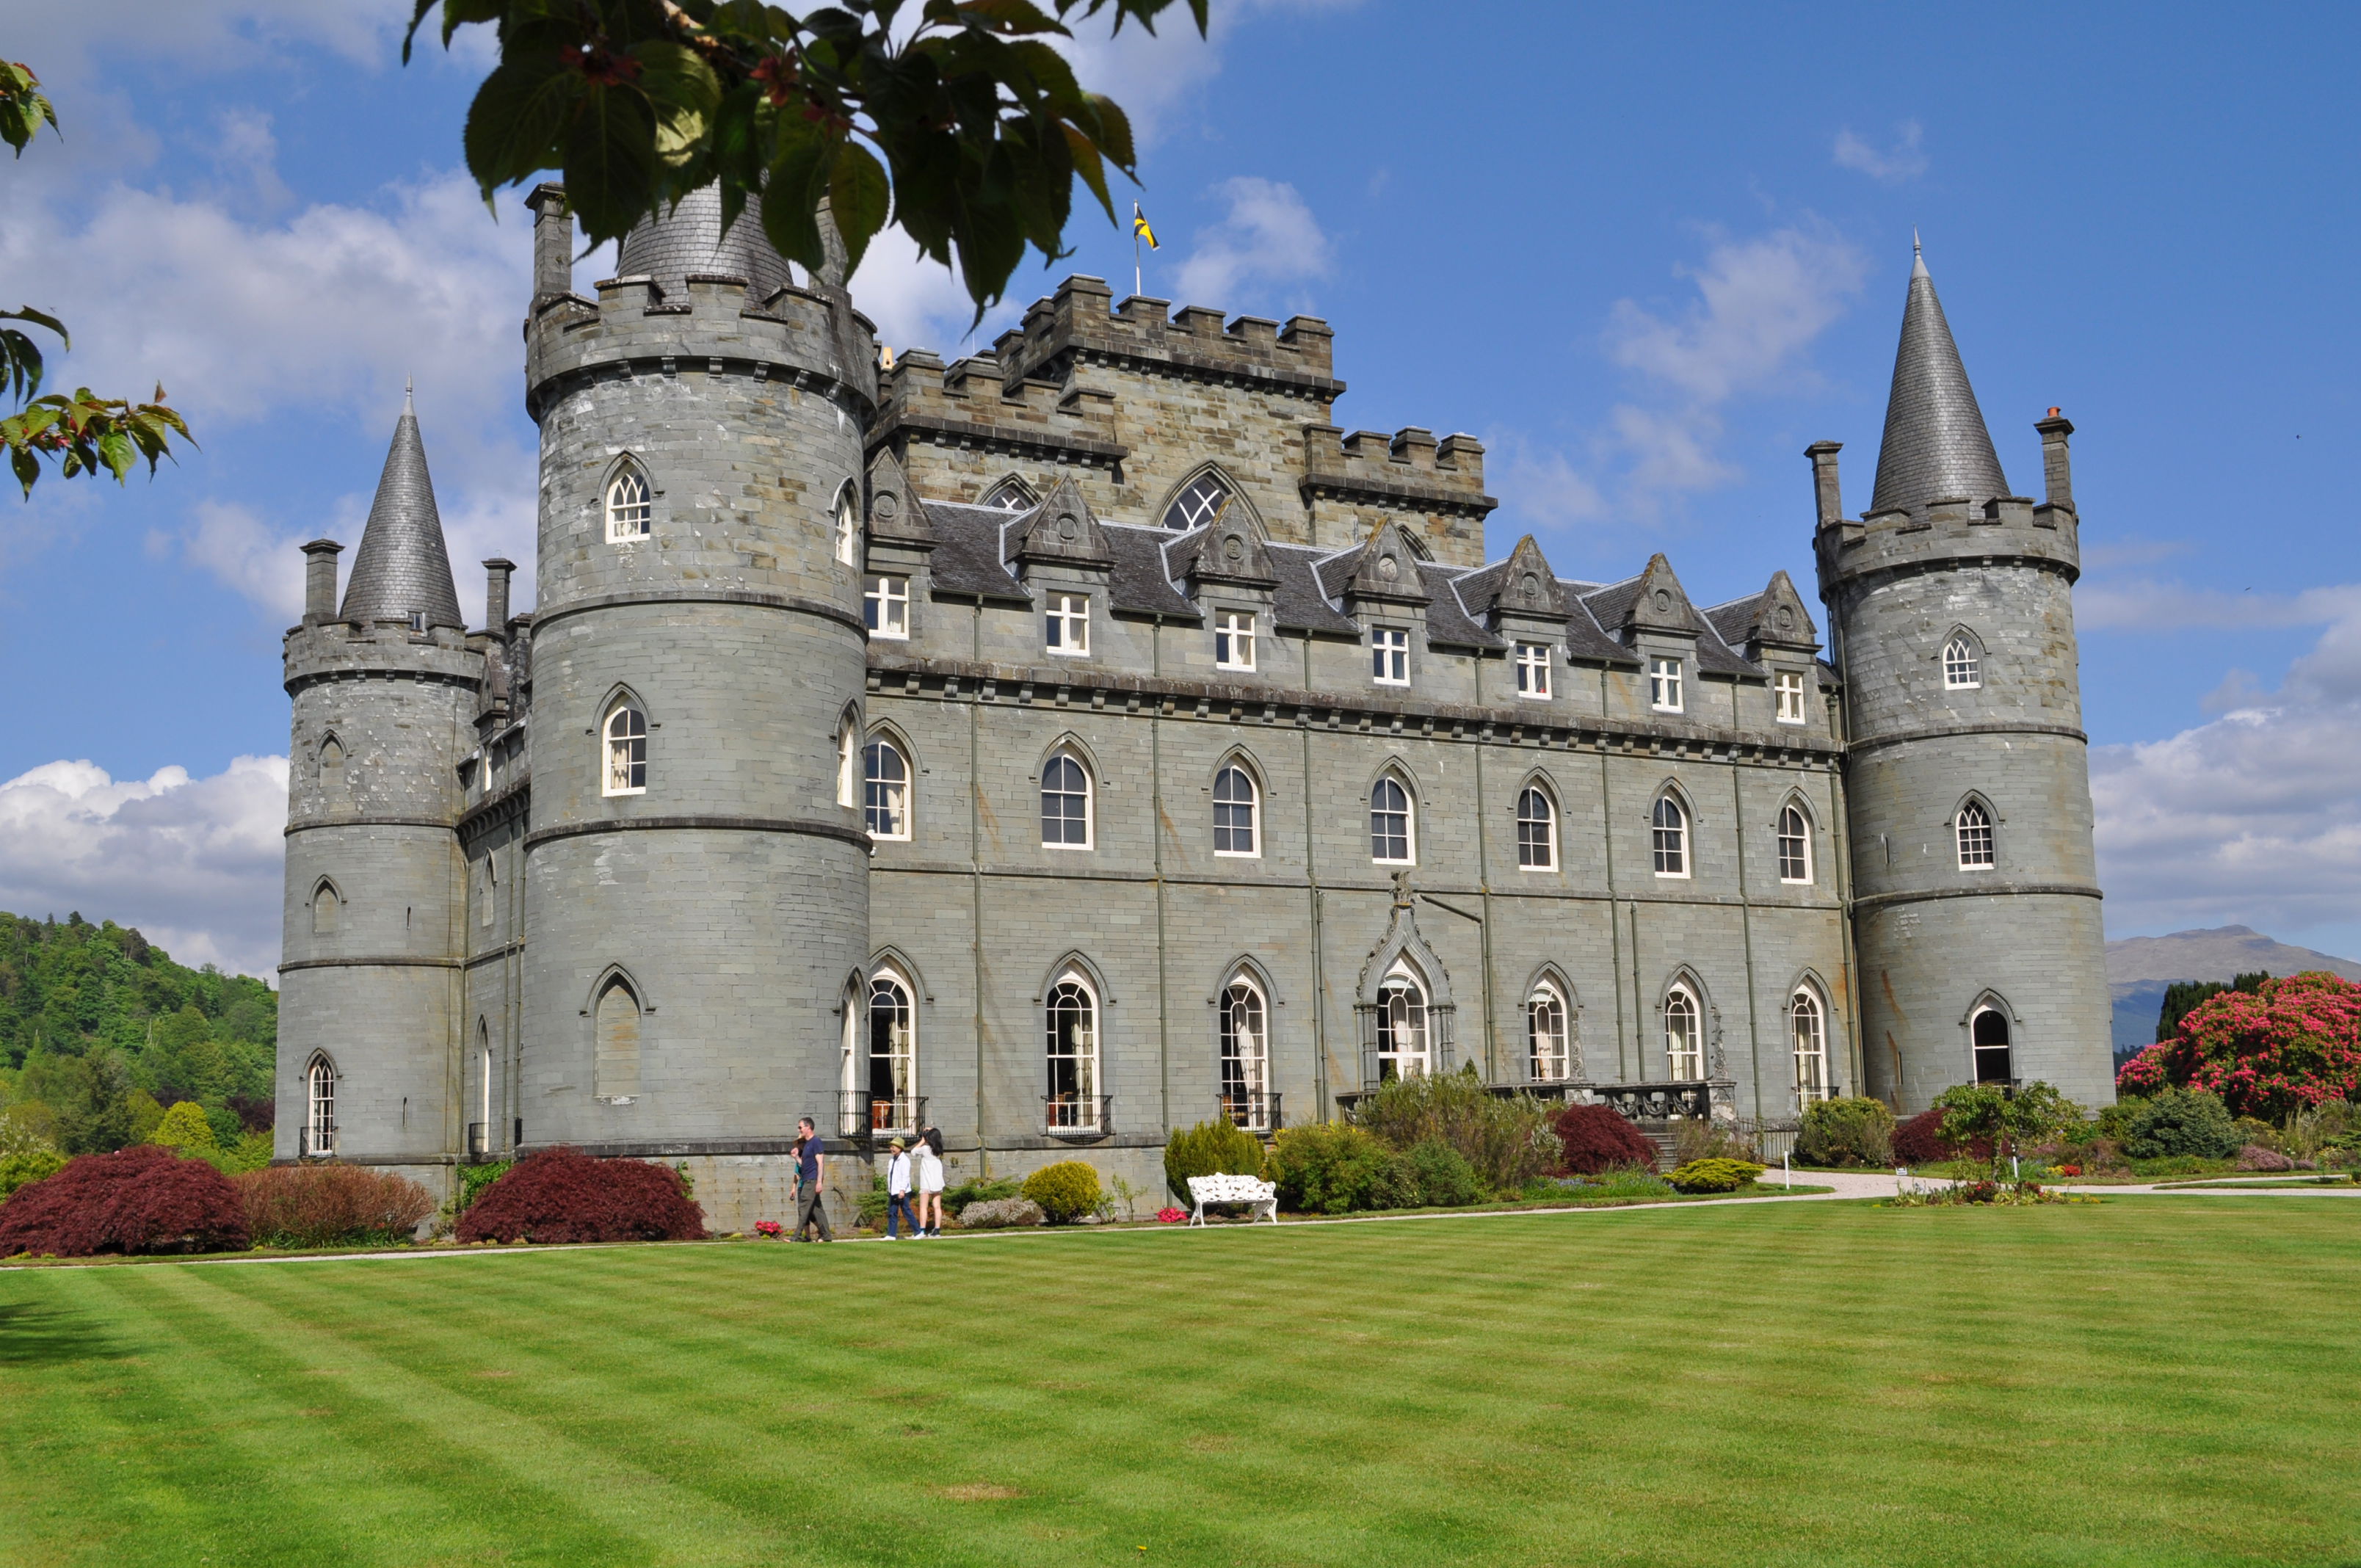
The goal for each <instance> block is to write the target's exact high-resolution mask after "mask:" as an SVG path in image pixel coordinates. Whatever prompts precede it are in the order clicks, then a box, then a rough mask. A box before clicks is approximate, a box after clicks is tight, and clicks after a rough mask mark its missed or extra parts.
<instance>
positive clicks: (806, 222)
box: [763, 120, 828, 272]
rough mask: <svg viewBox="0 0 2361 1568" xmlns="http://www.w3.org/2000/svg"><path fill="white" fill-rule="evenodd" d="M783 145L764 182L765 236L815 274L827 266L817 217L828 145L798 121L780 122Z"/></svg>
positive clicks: (826, 254) (792, 259) (806, 125)
mask: <svg viewBox="0 0 2361 1568" xmlns="http://www.w3.org/2000/svg"><path fill="white" fill-rule="evenodd" d="M780 141H781V143H782V145H781V147H780V148H779V152H778V155H777V156H776V157H775V158H774V159H772V162H771V171H770V177H769V178H768V179H767V180H765V181H763V234H764V235H765V236H769V238H770V241H771V245H772V247H773V248H774V249H775V250H777V251H778V253H779V254H780V255H781V256H784V257H785V258H787V259H788V260H790V261H794V262H799V263H801V264H802V266H803V267H804V268H805V269H807V270H808V271H813V272H817V271H818V270H819V269H821V268H823V267H825V266H827V265H828V249H827V247H825V246H824V245H822V244H821V243H820V237H819V224H818V220H817V218H816V216H815V214H817V212H818V208H819V192H820V181H821V179H822V177H823V175H824V172H825V167H826V161H827V153H828V147H827V144H826V142H825V141H824V140H823V139H822V138H821V137H820V136H819V133H818V132H817V131H816V130H814V129H812V127H811V126H809V125H808V124H806V123H804V122H802V121H800V120H798V121H796V122H792V123H790V122H787V121H785V120H782V122H781V126H780Z"/></svg>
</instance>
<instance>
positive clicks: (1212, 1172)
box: [1164, 1116, 1262, 1203]
mask: <svg viewBox="0 0 2361 1568" xmlns="http://www.w3.org/2000/svg"><path fill="white" fill-rule="evenodd" d="M1261 1174H1262V1140H1261V1139H1259V1138H1257V1137H1256V1136H1255V1135H1253V1134H1252V1133H1249V1132H1247V1131H1246V1129H1245V1128H1243V1127H1241V1126H1239V1125H1238V1124H1235V1122H1232V1121H1231V1120H1230V1119H1229V1118H1228V1117H1227V1116H1219V1117H1216V1118H1214V1119H1213V1121H1210V1122H1200V1123H1198V1124H1196V1125H1195V1126H1193V1127H1191V1128H1189V1129H1188V1130H1187V1131H1185V1132H1176V1133H1174V1134H1173V1135H1172V1136H1171V1138H1170V1140H1169V1141H1168V1142H1167V1143H1166V1144H1165V1146H1164V1184H1165V1185H1166V1186H1168V1187H1170V1189H1171V1190H1172V1196H1174V1197H1175V1198H1178V1199H1180V1201H1182V1202H1184V1203H1185V1202H1190V1201H1192V1200H1191V1197H1190V1194H1189V1179H1190V1178H1191V1177H1192V1176H1259V1175H1261Z"/></svg>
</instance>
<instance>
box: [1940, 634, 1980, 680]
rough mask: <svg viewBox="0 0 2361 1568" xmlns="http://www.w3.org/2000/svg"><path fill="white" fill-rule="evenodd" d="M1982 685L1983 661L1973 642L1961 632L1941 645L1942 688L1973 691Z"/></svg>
mask: <svg viewBox="0 0 2361 1568" xmlns="http://www.w3.org/2000/svg"><path fill="white" fill-rule="evenodd" d="M1983 684H1984V667H1983V660H1982V657H1981V656H1979V655H1978V653H1977V652H1976V645H1975V643H1974V641H1972V640H1971V639H1970V638H1969V636H1968V634H1967V633H1966V632H1964V631H1963V632H1961V633H1960V634H1959V635H1958V636H1956V637H1954V638H1952V639H1951V640H1950V641H1949V642H1946V643H1944V644H1943V687H1944V689H1945V690H1947V691H1973V690H1974V689H1975V688H1976V687H1978V686H1981V685H1983Z"/></svg>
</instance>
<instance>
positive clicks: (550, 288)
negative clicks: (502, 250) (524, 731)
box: [493, 185, 574, 631]
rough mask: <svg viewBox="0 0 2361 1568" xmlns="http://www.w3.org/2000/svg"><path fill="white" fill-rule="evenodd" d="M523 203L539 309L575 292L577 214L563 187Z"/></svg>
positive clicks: (540, 190) (539, 191)
mask: <svg viewBox="0 0 2361 1568" xmlns="http://www.w3.org/2000/svg"><path fill="white" fill-rule="evenodd" d="M524 204H525V205H526V206H528V207H531V208H532V209H533V304H534V305H535V306H536V307H538V306H539V305H540V304H541V303H542V302H543V301H544V300H548V299H552V298H554V297H555V296H556V295H559V294H570V293H572V292H574V214H573V213H572V212H571V211H570V210H568V208H567V207H566V187H565V186H563V185H536V186H534V187H533V194H532V195H530V196H527V197H526V198H525V199H524ZM493 630H496V631H497V630H500V628H498V627H494V628H493Z"/></svg>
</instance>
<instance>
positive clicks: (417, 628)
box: [410, 609, 426, 637]
mask: <svg viewBox="0 0 2361 1568" xmlns="http://www.w3.org/2000/svg"><path fill="white" fill-rule="evenodd" d="M410 634H411V635H412V637H423V636H425V635H426V612H425V611H424V610H423V609H413V610H412V611H411V612H410Z"/></svg>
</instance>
